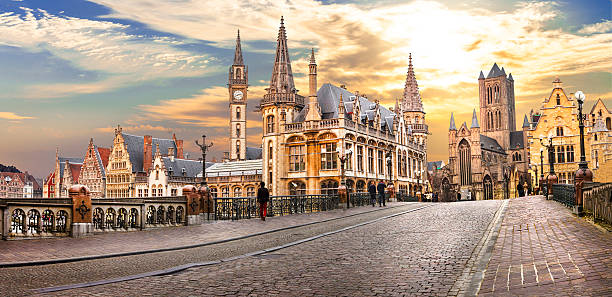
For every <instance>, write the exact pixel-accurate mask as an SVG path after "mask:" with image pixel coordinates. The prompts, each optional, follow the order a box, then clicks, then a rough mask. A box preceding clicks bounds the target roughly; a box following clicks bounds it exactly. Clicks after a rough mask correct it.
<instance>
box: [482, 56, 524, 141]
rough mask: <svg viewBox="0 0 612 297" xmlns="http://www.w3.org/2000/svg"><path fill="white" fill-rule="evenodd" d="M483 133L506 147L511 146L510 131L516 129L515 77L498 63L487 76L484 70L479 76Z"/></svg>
mask: <svg viewBox="0 0 612 297" xmlns="http://www.w3.org/2000/svg"><path fill="white" fill-rule="evenodd" d="M478 88H479V99H480V102H479V103H480V120H481V121H482V127H481V129H480V130H481V133H482V134H484V135H486V136H488V137H491V138H493V139H495V140H497V142H498V143H499V145H500V146H501V147H502V148H503V149H504V150H508V147H509V146H510V132H512V131H516V117H515V107H514V79H513V78H512V73H511V74H510V75H508V76H506V71H505V69H504V68H503V67H502V69H499V66H497V63H495V64H493V67H492V68H491V70H490V71H489V74H488V75H487V77H486V78H485V76H484V74H483V73H482V71H480V76H479V77H478Z"/></svg>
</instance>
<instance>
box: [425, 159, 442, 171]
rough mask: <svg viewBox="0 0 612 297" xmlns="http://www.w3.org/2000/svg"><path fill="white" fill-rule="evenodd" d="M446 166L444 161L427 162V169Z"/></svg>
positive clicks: (431, 169)
mask: <svg viewBox="0 0 612 297" xmlns="http://www.w3.org/2000/svg"><path fill="white" fill-rule="evenodd" d="M442 166H444V162H443V161H433V162H427V171H433V170H434V169H441V168H442Z"/></svg>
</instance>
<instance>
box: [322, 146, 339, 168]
mask: <svg viewBox="0 0 612 297" xmlns="http://www.w3.org/2000/svg"><path fill="white" fill-rule="evenodd" d="M336 150H337V147H336V143H335V142H334V143H324V144H321V169H322V170H331V169H337V168H338V162H337V159H338V152H337V151H336Z"/></svg>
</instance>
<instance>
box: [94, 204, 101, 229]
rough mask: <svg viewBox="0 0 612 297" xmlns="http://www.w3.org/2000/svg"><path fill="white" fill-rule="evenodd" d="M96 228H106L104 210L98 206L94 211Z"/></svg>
mask: <svg viewBox="0 0 612 297" xmlns="http://www.w3.org/2000/svg"><path fill="white" fill-rule="evenodd" d="M93 224H94V229H104V210H103V209H102V208H99V207H97V208H96V209H94V212H93Z"/></svg>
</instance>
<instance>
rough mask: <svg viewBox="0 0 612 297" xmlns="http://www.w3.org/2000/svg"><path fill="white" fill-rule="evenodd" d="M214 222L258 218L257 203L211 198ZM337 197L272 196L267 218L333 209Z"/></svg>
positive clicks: (243, 199) (246, 200) (247, 198)
mask: <svg viewBox="0 0 612 297" xmlns="http://www.w3.org/2000/svg"><path fill="white" fill-rule="evenodd" d="M213 201H214V211H215V219H216V220H240V219H251V218H258V217H259V203H257V199H256V198H255V197H235V198H227V197H225V198H219V197H217V198H213ZM338 202H339V197H338V195H331V196H330V195H300V196H272V197H270V201H268V208H267V212H268V213H267V216H269V217H273V216H285V215H290V214H297V213H312V212H321V211H327V210H332V209H335V208H336V207H337V206H338Z"/></svg>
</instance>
